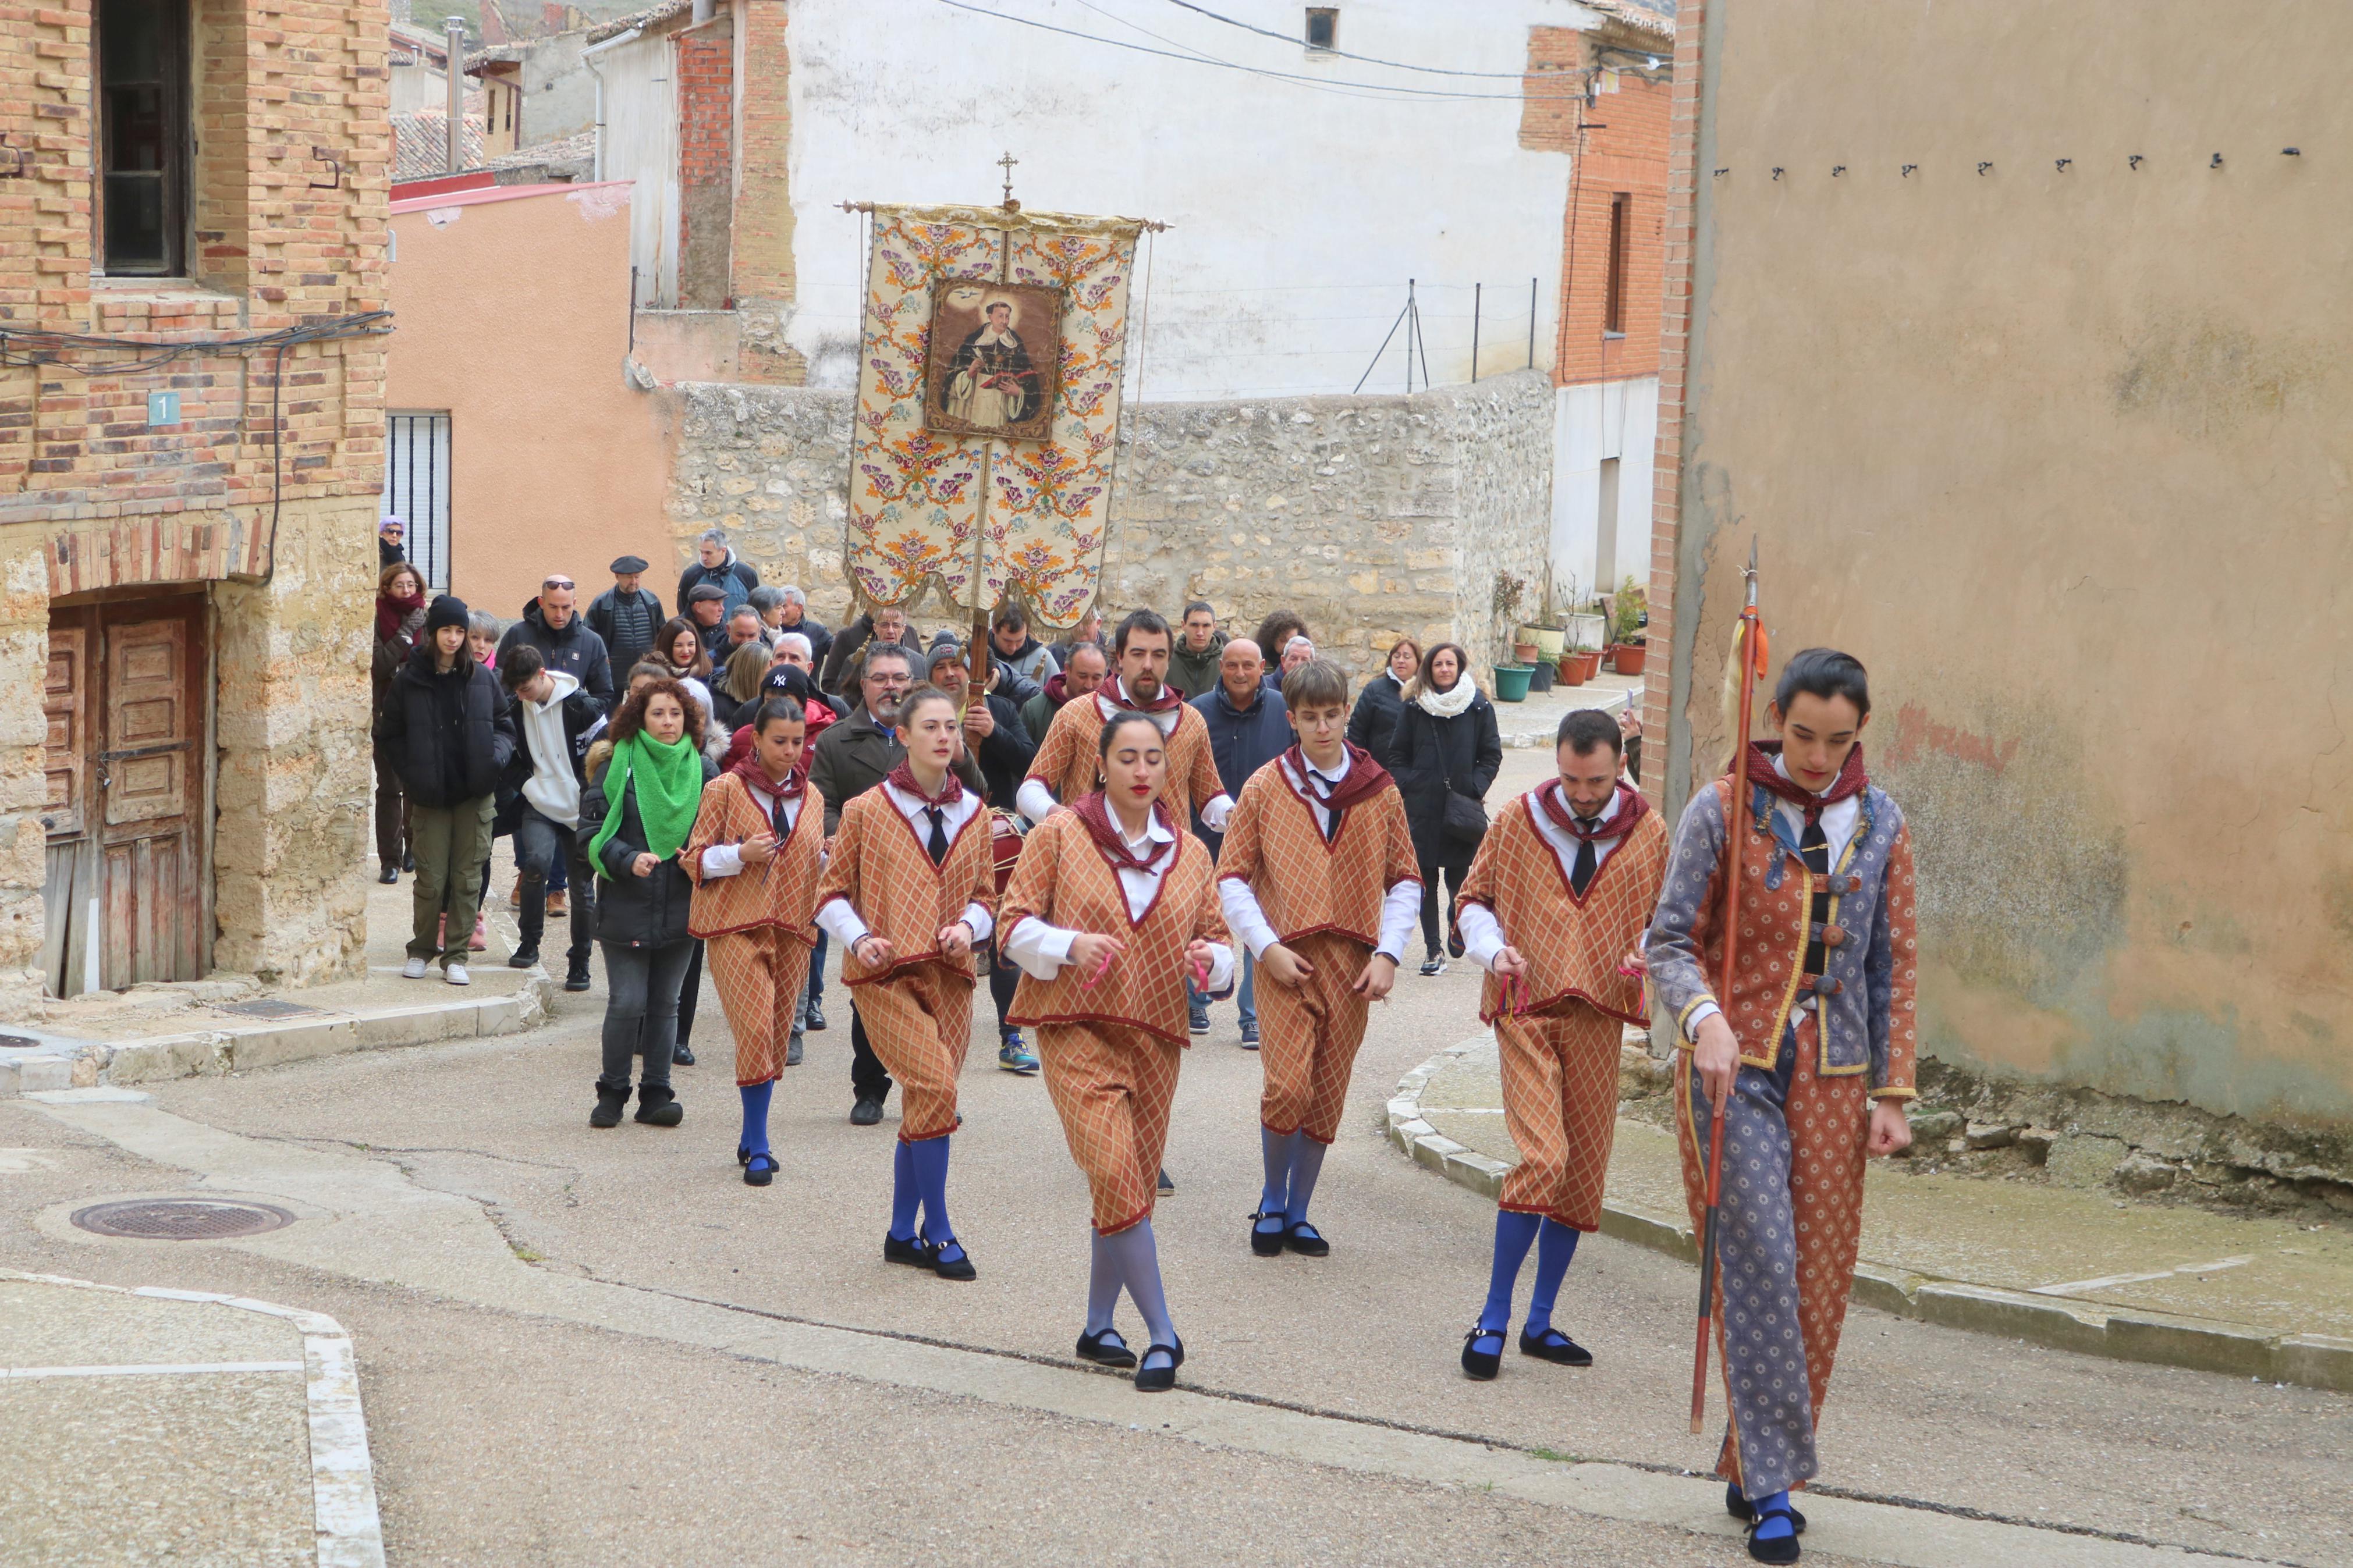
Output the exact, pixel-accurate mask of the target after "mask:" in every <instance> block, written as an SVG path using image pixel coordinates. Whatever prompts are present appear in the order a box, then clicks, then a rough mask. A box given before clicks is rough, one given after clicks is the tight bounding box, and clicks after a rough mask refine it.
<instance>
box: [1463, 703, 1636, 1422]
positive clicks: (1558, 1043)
mask: <svg viewBox="0 0 2353 1568" xmlns="http://www.w3.org/2000/svg"><path fill="white" fill-rule="evenodd" d="M1622 744H1623V742H1621V741H1620V737H1619V733H1618V725H1617V723H1616V721H1613V720H1612V719H1611V718H1610V717H1609V715H1608V714H1606V713H1602V712H1599V711H1598V710H1593V709H1589V708H1587V709H1579V710H1577V711H1576V712H1573V713H1569V714H1567V715H1566V716H1565V717H1563V718H1562V720H1561V721H1560V730H1559V732H1558V735H1557V736H1556V742H1555V745H1554V749H1553V760H1554V763H1555V764H1556V766H1557V767H1558V769H1559V776H1558V777H1556V778H1554V779H1550V780H1547V781H1546V782H1545V783H1544V784H1539V785H1537V786H1536V787H1535V789H1533V790H1530V791H1529V792H1528V793H1527V794H1526V795H1522V796H1521V797H1520V798H1519V799H1518V800H1515V801H1514V802H1513V803H1512V804H1511V805H1508V806H1506V807H1505V808H1504V811H1503V812H1502V814H1501V815H1500V816H1497V817H1496V819H1495V825H1494V826H1493V827H1491V828H1489V829H1488V831H1487V837H1486V838H1485V839H1484V840H1483V841H1482V843H1481V844H1480V846H1479V854H1478V857H1477V858H1475V859H1473V860H1472V862H1471V870H1470V873H1469V875H1467V876H1466V877H1464V878H1463V879H1462V892H1461V896H1460V897H1459V898H1457V899H1456V900H1455V908H1454V920H1455V928H1456V929H1457V930H1458V931H1461V933H1462V940H1463V942H1464V944H1465V948H1466V951H1467V952H1468V953H1469V955H1470V957H1471V958H1472V961H1474V962H1475V963H1478V964H1479V965H1480V967H1482V968H1483V969H1484V970H1486V971H1487V976H1488V977H1487V981H1486V984H1485V986H1484V988H1483V990H1482V995H1481V998H1480V1008H1479V1016H1480V1020H1481V1021H1482V1023H1489V1024H1493V1026H1494V1028H1495V1049H1496V1055H1497V1057H1498V1058H1500V1061H1501V1064H1502V1068H1503V1074H1504V1125H1505V1126H1506V1127H1507V1128H1508V1129H1510V1131H1511V1134H1512V1142H1513V1143H1514V1145H1516V1146H1517V1147H1518V1149H1519V1151H1520V1163H1518V1164H1516V1165H1514V1167H1512V1172H1511V1173H1510V1174H1509V1175H1507V1176H1505V1177H1504V1191H1503V1194H1502V1198H1501V1200H1500V1202H1499V1203H1498V1205H1497V1206H1496V1212H1495V1258H1494V1267H1493V1271H1492V1273H1491V1274H1490V1276H1489V1279H1488V1283H1487V1304H1486V1306H1485V1307H1484V1308H1483V1309H1482V1310H1481V1311H1480V1314H1479V1321H1478V1323H1477V1324H1476V1325H1475V1326H1474V1327H1472V1330H1471V1332H1470V1333H1469V1334H1468V1335H1466V1336H1464V1338H1463V1341H1462V1370H1463V1371H1464V1372H1466V1373H1470V1374H1471V1375H1472V1377H1475V1378H1482V1379H1483V1378H1490V1377H1493V1376H1494V1375H1495V1373H1496V1372H1497V1371H1498V1370H1500V1368H1501V1365H1502V1363H1503V1355H1504V1333H1505V1331H1507V1330H1508V1329H1509V1328H1510V1327H1511V1321H1512V1292H1513V1289H1514V1286H1515V1285H1516V1284H1517V1282H1518V1279H1519V1274H1520V1265H1521V1263H1522V1262H1523V1261H1525V1258H1527V1255H1528V1247H1529V1245H1530V1244H1531V1243H1534V1244H1535V1247H1536V1280H1535V1289H1534V1290H1533V1291H1532V1292H1531V1293H1530V1295H1529V1298H1528V1317H1527V1322H1526V1324H1525V1326H1524V1327H1523V1328H1522V1329H1521V1331H1520V1352H1521V1353H1522V1354H1524V1355H1531V1356H1535V1357H1536V1358H1537V1359H1538V1360H1541V1361H1548V1362H1552V1363H1556V1364H1558V1365H1562V1366H1590V1365H1592V1364H1593V1357H1592V1355H1591V1353H1590V1352H1588V1351H1587V1350H1586V1349H1585V1347H1584V1346H1582V1345H1580V1344H1578V1343H1577V1342H1576V1341H1575V1340H1572V1339H1570V1338H1569V1337H1568V1336H1567V1334H1565V1333H1563V1332H1561V1331H1559V1330H1558V1329H1556V1328H1554V1327H1553V1326H1552V1310H1553V1303H1554V1301H1555V1300H1557V1299H1558V1297H1559V1294H1560V1282H1561V1280H1562V1279H1563V1278H1564V1277H1566V1276H1567V1273H1568V1264H1569V1259H1570V1258H1574V1257H1576V1256H1577V1237H1579V1236H1581V1235H1583V1234H1584V1233H1585V1232H1587V1231H1590V1230H1596V1229H1599V1227H1600V1225H1601V1184H1602V1178H1603V1177H1604V1176H1605V1175H1606V1174H1607V1173H1608V1172H1609V1145H1610V1143H1611V1142H1612V1141H1613V1139H1614V1137H1615V1135H1616V1132H1617V1128H1618V1052H1619V1043H1620V1038H1621V1037H1623V1035H1624V1033H1625V1026H1626V1025H1628V1024H1639V1023H1641V1022H1642V1021H1643V1012H1642V983H1641V980H1639V979H1637V978H1635V977H1634V976H1633V975H1632V974H1631V973H1628V970H1630V968H1632V967H1633V966H1632V965H1631V964H1630V963H1628V962H1627V961H1628V958H1629V956H1630V954H1632V953H1633V952H1635V951H1636V950H1637V948H1638V947H1639V945H1640V943H1641V939H1642V931H1643V928H1644V927H1646V926H1647V925H1648V924H1649V923H1650V918H1651V909H1652V907H1653V906H1654V905H1656V904H1657V902H1658V898H1659V886H1660V883H1661V882H1662V880H1664V879H1665V877H1666V869H1667V831H1666V829H1665V828H1664V827H1663V826H1661V825H1660V822H1659V818H1658V815H1657V814H1656V813H1655V812H1653V811H1651V808H1650V805H1649V803H1648V802H1646V801H1644V800H1643V798H1642V796H1641V793H1640V792H1639V791H1637V790H1636V789H1634V787H1633V786H1632V785H1630V784H1621V783H1620V782H1619V778H1618V769H1619V763H1620V759H1621V755H1622V750H1621V748H1622ZM1491 1344H1492V1346H1493V1348H1492V1349H1491V1348H1489V1347H1490V1345H1491Z"/></svg>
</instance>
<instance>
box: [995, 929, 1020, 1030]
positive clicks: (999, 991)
mask: <svg viewBox="0 0 2353 1568" xmlns="http://www.w3.org/2000/svg"><path fill="white" fill-rule="evenodd" d="M987 962H988V994H989V996H990V997H991V998H992V999H993V1000H994V1001H995V1002H996V1003H997V1043H998V1044H999V1045H1002V1044H1004V1042H1005V1037H1006V1036H1008V1035H1009V1034H1011V1033H1012V1032H1013V1026H1012V1025H1010V1024H1008V1023H1007V1022H1006V1021H1005V1015H1006V1014H1008V1013H1009V1012H1011V1011H1012V1010H1013V993H1014V990H1015V988H1016V987H1018V985H1019V984H1021V971H1020V969H1019V968H1018V966H1017V965H1014V964H1010V963H1006V962H1005V961H1004V960H1003V959H1001V958H999V957H997V950H996V949H995V948H993V947H992V948H990V949H989V950H988V960H987Z"/></svg>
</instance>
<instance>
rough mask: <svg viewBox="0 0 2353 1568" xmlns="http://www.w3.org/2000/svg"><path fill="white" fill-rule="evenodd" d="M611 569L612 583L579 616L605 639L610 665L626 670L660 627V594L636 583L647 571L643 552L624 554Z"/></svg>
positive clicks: (651, 640)
mask: <svg viewBox="0 0 2353 1568" xmlns="http://www.w3.org/2000/svg"><path fill="white" fill-rule="evenodd" d="M611 570H612V573H613V585H612V586H611V587H609V588H607V589H606V590H605V591H604V592H603V593H601V594H599V595H596V598H595V599H594V600H593V601H592V602H591V603H590V604H589V605H588V613H587V615H586V616H584V617H582V618H583V619H585V620H586V621H587V623H588V629H589V630H590V631H593V632H595V633H596V635H597V636H598V637H603V638H604V639H605V647H606V650H607V652H608V653H609V654H610V655H611V656H612V660H613V668H614V669H616V670H618V671H626V670H628V668H629V667H630V666H631V665H633V664H635V663H637V662H638V658H639V657H640V656H641V655H643V654H644V653H645V652H646V651H647V650H648V649H649V648H650V647H653V646H654V634H655V633H656V632H658V631H659V630H661V624H662V605H661V595H659V594H657V593H655V592H654V591H653V590H652V589H651V588H641V587H639V586H638V584H639V583H640V582H642V581H643V580H644V576H645V572H646V561H645V557H643V556H642V555H624V556H622V557H621V558H620V559H619V560H617V561H616V562H614V563H613V565H612V568H611Z"/></svg>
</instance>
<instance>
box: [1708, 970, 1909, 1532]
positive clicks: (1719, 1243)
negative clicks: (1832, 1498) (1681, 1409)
mask: <svg viewBox="0 0 2353 1568" xmlns="http://www.w3.org/2000/svg"><path fill="white" fill-rule="evenodd" d="M1679 1055H1680V1056H1681V1058H1682V1059H1681V1061H1679V1062H1678V1063H1677V1064H1676V1068H1675V1102H1676V1107H1677V1115H1676V1117H1675V1122H1676V1135H1677V1140H1678V1142H1680V1143H1681V1144H1682V1146H1683V1197H1684V1200H1685V1201H1686V1202H1687V1203H1689V1204H1690V1205H1691V1215H1692V1224H1693V1226H1694V1229H1696V1230H1699V1231H1702V1232H1703V1233H1704V1229H1705V1226H1706V1215H1707V1184H1706V1182H1705V1181H1704V1179H1703V1177H1702V1174H1701V1166H1702V1164H1703V1163H1704V1160H1705V1158H1706V1153H1707V1138H1708V1118H1709V1116H1710V1114H1711V1113H1712V1110H1713V1108H1712V1107H1711V1106H1710V1105H1709V1104H1708V1101H1707V1096H1706V1094H1705V1093H1704V1092H1699V1093H1696V1094H1695V1093H1694V1074H1693V1072H1692V1070H1691V1053H1689V1052H1688V1051H1685V1052H1681V1053H1679ZM1818 1066H1819V1058H1818V1056H1817V1053H1816V1051H1815V1048H1814V1020H1813V1017H1812V1016H1811V1015H1810V1014H1808V1015H1803V1016H1802V1022H1801V1023H1800V1024H1799V1025H1798V1026H1795V1027H1792V1028H1790V1029H1788V1031H1786V1032H1785V1033H1784V1034H1783V1036H1782V1043H1781V1052H1780V1058H1779V1061H1778V1064H1777V1065H1776V1067H1775V1068H1774V1070H1773V1071H1771V1072H1766V1071H1764V1070H1762V1069H1761V1068H1755V1067H1743V1068H1741V1069H1740V1077H1739V1078H1738V1079H1737V1080H1736V1088H1735V1089H1734V1090H1733V1092H1732V1097H1731V1099H1730V1100H1729V1101H1728V1102H1727V1105H1726V1108H1725V1120H1724V1182H1723V1184H1722V1193H1721V1197H1722V1202H1721V1207H1720V1210H1719V1214H1718V1220H1717V1230H1716V1285H1715V1329H1716V1341H1715V1342H1716V1350H1717V1353H1718V1356H1719V1358H1720V1360H1721V1363H1722V1365H1723V1368H1724V1389H1725V1405H1726V1408H1727V1411H1728V1413H1729V1415H1730V1416H1731V1420H1730V1423H1729V1425H1728V1426H1726V1428H1725V1435H1724V1448H1723V1451H1722V1453H1721V1454H1720V1455H1719V1456H1718V1457H1717V1459H1716V1474H1718V1475H1719V1476H1722V1477H1723V1478H1724V1479H1725V1480H1728V1481H1735V1482H1737V1483H1738V1484H1739V1486H1740V1489H1741V1490H1742V1491H1744V1492H1745V1493H1746V1494H1747V1495H1748V1496H1749V1497H1752V1498H1756V1497H1765V1496H1768V1495H1770V1494H1771V1493H1774V1492H1777V1491H1780V1490H1782V1489H1785V1488H1788V1487H1792V1486H1795V1485H1797V1484H1799V1482H1802V1481H1805V1480H1809V1479H1811V1478H1812V1477H1813V1476H1814V1475H1815V1474H1816V1472H1817V1469H1818V1468H1819V1467H1818V1461H1817V1458H1816V1456H1815V1452H1814V1426H1815V1423H1816V1422H1817V1421H1819V1420H1820V1416H1821V1409H1822V1397H1823V1395H1824V1394H1825V1393H1826V1392H1827V1391H1828V1390H1829V1388H1830V1381H1831V1363H1832V1362H1834V1361H1835V1360H1836V1359H1837V1357H1838V1342H1839V1330H1840V1329H1841V1327H1842V1326H1843V1325H1844V1324H1845V1322H1846V1303H1847V1292H1848V1291H1849V1290H1850V1289H1852V1287H1853V1284H1854V1258H1855V1248H1856V1247H1857V1245H1858V1244H1859V1242H1860V1241H1861V1238H1862V1171H1863V1146H1864V1142H1865V1138H1866V1136H1867V1134H1868V1132H1869V1127H1870V1100H1869V1098H1868V1096H1869V1087H1868V1085H1867V1084H1866V1083H1865V1082H1864V1075H1863V1074H1862V1073H1846V1074H1841V1075H1839V1076H1837V1077H1833V1078H1824V1077H1822V1076H1821V1075H1820V1073H1819V1072H1818V1071H1817V1070H1816V1069H1817V1068H1818Z"/></svg>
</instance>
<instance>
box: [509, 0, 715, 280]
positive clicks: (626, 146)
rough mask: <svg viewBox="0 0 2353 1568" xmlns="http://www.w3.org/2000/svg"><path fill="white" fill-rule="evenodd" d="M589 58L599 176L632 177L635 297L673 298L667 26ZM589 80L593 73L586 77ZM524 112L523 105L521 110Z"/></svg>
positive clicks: (673, 130)
mask: <svg viewBox="0 0 2353 1568" xmlns="http://www.w3.org/2000/svg"><path fill="white" fill-rule="evenodd" d="M586 58H587V60H588V62H589V63H590V64H591V65H593V66H594V67H595V68H596V71H597V72H599V73H601V74H602V75H603V77H604V79H605V135H604V146H603V151H604V167H603V168H602V169H601V170H599V171H598V172H597V174H596V177H597V178H598V179H602V180H635V181H636V182H637V184H638V189H637V194H636V195H635V197H634V199H632V200H631V202H630V203H629V261H630V264H631V265H632V266H634V267H636V268H638V304H639V305H641V306H646V307H649V308H654V309H662V310H668V309H674V308H676V306H677V304H678V89H677V86H676V84H675V83H674V82H673V81H672V80H671V67H672V65H673V63H674V61H675V60H676V58H677V48H676V47H675V45H673V43H672V42H671V35H670V34H668V33H659V34H655V35H652V36H650V37H642V38H636V39H632V40H631V41H630V42H628V43H626V44H620V45H617V46H616V47H611V48H606V49H599V50H597V51H596V53H594V54H590V55H588V56H587V57H586ZM590 82H591V85H592V87H593V85H594V82H595V78H594V77H593V76H592V77H591V78H590ZM524 112H525V113H528V112H530V111H529V110H527V109H526V110H525V111H524Z"/></svg>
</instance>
